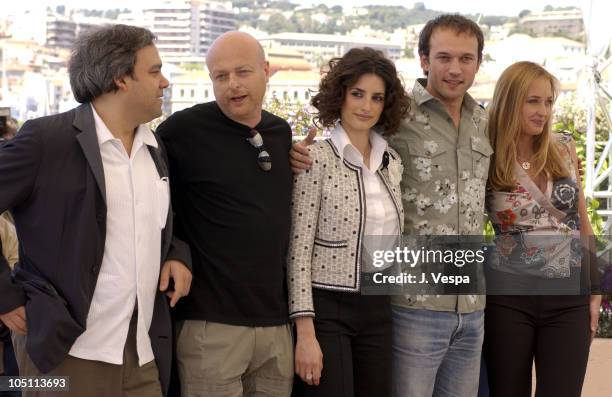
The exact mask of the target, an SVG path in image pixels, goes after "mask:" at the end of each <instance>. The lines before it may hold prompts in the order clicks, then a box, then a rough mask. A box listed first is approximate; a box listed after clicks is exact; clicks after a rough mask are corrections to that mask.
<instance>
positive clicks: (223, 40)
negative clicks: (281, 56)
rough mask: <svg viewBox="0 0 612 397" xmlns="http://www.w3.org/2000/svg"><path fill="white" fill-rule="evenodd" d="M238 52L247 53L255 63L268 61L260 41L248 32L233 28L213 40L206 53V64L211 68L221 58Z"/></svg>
mask: <svg viewBox="0 0 612 397" xmlns="http://www.w3.org/2000/svg"><path fill="white" fill-rule="evenodd" d="M236 54H247V55H248V56H249V57H252V61H253V62H255V63H260V64H264V63H265V61H266V54H265V52H264V49H263V47H262V46H261V44H259V41H257V40H255V38H254V37H253V36H251V35H250V34H248V33H244V32H239V31H237V30H233V31H231V32H226V33H223V34H222V35H221V36H219V37H217V39H216V40H215V41H213V43H212V45H211V46H210V48H209V49H208V53H207V54H206V66H207V67H208V70H211V69H212V67H213V66H214V65H215V62H216V61H217V60H218V59H219V58H224V57H227V56H235V55H236Z"/></svg>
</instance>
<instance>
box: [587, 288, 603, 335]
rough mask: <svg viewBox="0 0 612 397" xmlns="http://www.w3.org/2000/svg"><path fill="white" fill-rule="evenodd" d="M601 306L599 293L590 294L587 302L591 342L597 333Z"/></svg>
mask: <svg viewBox="0 0 612 397" xmlns="http://www.w3.org/2000/svg"><path fill="white" fill-rule="evenodd" d="M600 306H601V295H591V300H590V302H589V314H590V327H591V342H593V338H595V334H596V333H597V326H598V324H599V307H600Z"/></svg>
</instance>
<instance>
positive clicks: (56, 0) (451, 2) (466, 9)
mask: <svg viewBox="0 0 612 397" xmlns="http://www.w3.org/2000/svg"><path fill="white" fill-rule="evenodd" d="M154 1H155V0H131V1H129V2H126V1H125V0H89V1H88V2H87V3H86V4H87V6H85V5H84V4H85V3H84V2H83V1H82V0H47V1H44V0H42V1H40V0H39V1H36V0H21V1H17V2H3V5H2V7H3V9H4V11H13V12H18V11H19V10H22V9H24V8H32V7H36V8H38V7H47V6H52V7H55V6H56V5H58V4H65V5H68V6H71V7H80V8H83V7H87V8H97V9H108V8H142V7H146V6H150V5H151V4H152V3H154ZM582 1H584V0H512V1H491V0H488V1H482V0H464V1H458V0H423V1H422V2H423V3H425V6H426V7H427V8H429V9H435V10H442V11H448V12H463V13H472V14H473V13H478V12H483V13H484V14H487V15H509V16H515V15H518V13H519V12H521V10H523V9H531V10H535V11H539V10H541V9H542V8H544V7H545V6H546V5H547V4H552V5H554V6H579V5H580V4H581V2H582ZM593 1H595V2H600V1H601V2H606V3H609V0H593ZM294 2H297V3H300V4H304V5H307V4H312V3H315V4H319V3H325V4H327V5H329V6H331V5H335V4H339V5H341V6H343V7H350V6H356V5H372V4H377V5H378V4H380V5H403V6H405V7H412V5H413V4H414V1H406V0H294ZM611 11H612V10H611Z"/></svg>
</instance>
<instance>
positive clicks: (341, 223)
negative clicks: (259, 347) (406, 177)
mask: <svg viewBox="0 0 612 397" xmlns="http://www.w3.org/2000/svg"><path fill="white" fill-rule="evenodd" d="M408 103H409V102H408V97H407V95H406V93H405V91H404V87H403V85H402V83H401V81H400V79H399V78H398V76H397V72H396V70H395V66H394V65H393V63H392V62H391V61H390V60H388V59H387V58H385V57H384V56H383V55H382V54H381V53H380V52H378V51H375V50H373V49H371V48H354V49H352V50H350V51H349V52H348V53H346V55H344V56H343V57H342V58H334V59H332V60H331V61H330V62H329V71H328V72H327V74H326V75H325V76H324V77H323V78H322V80H321V83H320V86H319V92H318V93H317V94H316V95H315V96H314V97H313V98H312V105H313V106H314V107H315V108H317V110H318V115H317V117H316V119H315V120H316V124H317V125H318V126H320V127H326V128H331V129H332V132H331V137H330V139H327V140H325V141H319V142H317V143H315V144H314V145H312V146H311V148H310V156H311V158H312V160H313V164H312V168H311V169H310V170H307V171H306V172H304V173H302V174H299V175H297V176H296V179H295V184H294V190H293V208H292V216H293V218H292V221H293V222H292V231H291V243H290V247H289V255H288V272H287V273H288V286H289V311H290V317H291V318H292V319H293V320H294V321H295V325H296V329H297V343H296V350H295V371H296V374H297V375H298V376H299V379H297V381H296V387H295V394H298V395H304V396H334V397H336V396H353V395H355V396H374V395H376V396H386V395H389V394H390V385H391V383H390V374H391V309H390V302H389V297H388V296H374V295H362V294H361V293H360V292H361V290H362V285H363V280H362V279H361V274H362V272H373V271H374V270H375V269H374V268H373V266H372V263H371V260H367V259H366V258H368V255H367V251H368V250H367V249H366V246H365V245H364V236H368V238H369V237H371V236H397V235H400V234H401V230H402V227H403V216H404V214H403V209H402V203H401V190H400V186H399V184H400V181H401V177H402V164H401V160H400V157H399V155H398V154H397V153H396V152H395V151H394V150H393V149H391V148H389V147H388V146H387V142H386V140H385V139H384V138H383V135H391V134H393V133H395V132H396V131H397V129H398V128H399V125H400V121H401V119H402V118H403V117H404V116H405V115H406V113H407V111H408V106H409V105H408ZM366 208H367V210H366ZM368 248H369V247H368ZM315 313H316V315H315Z"/></svg>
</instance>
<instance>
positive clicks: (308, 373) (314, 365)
mask: <svg viewBox="0 0 612 397" xmlns="http://www.w3.org/2000/svg"><path fill="white" fill-rule="evenodd" d="M295 325H296V328H297V343H296V345H295V373H296V374H298V375H299V377H300V378H302V380H303V381H304V382H306V383H307V384H309V385H310V386H313V385H314V386H318V385H319V381H320V380H321V371H322V370H323V352H322V351H321V347H320V346H319V342H318V341H317V338H316V335H315V331H314V323H313V321H312V317H301V318H298V319H297V320H296V321H295Z"/></svg>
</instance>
